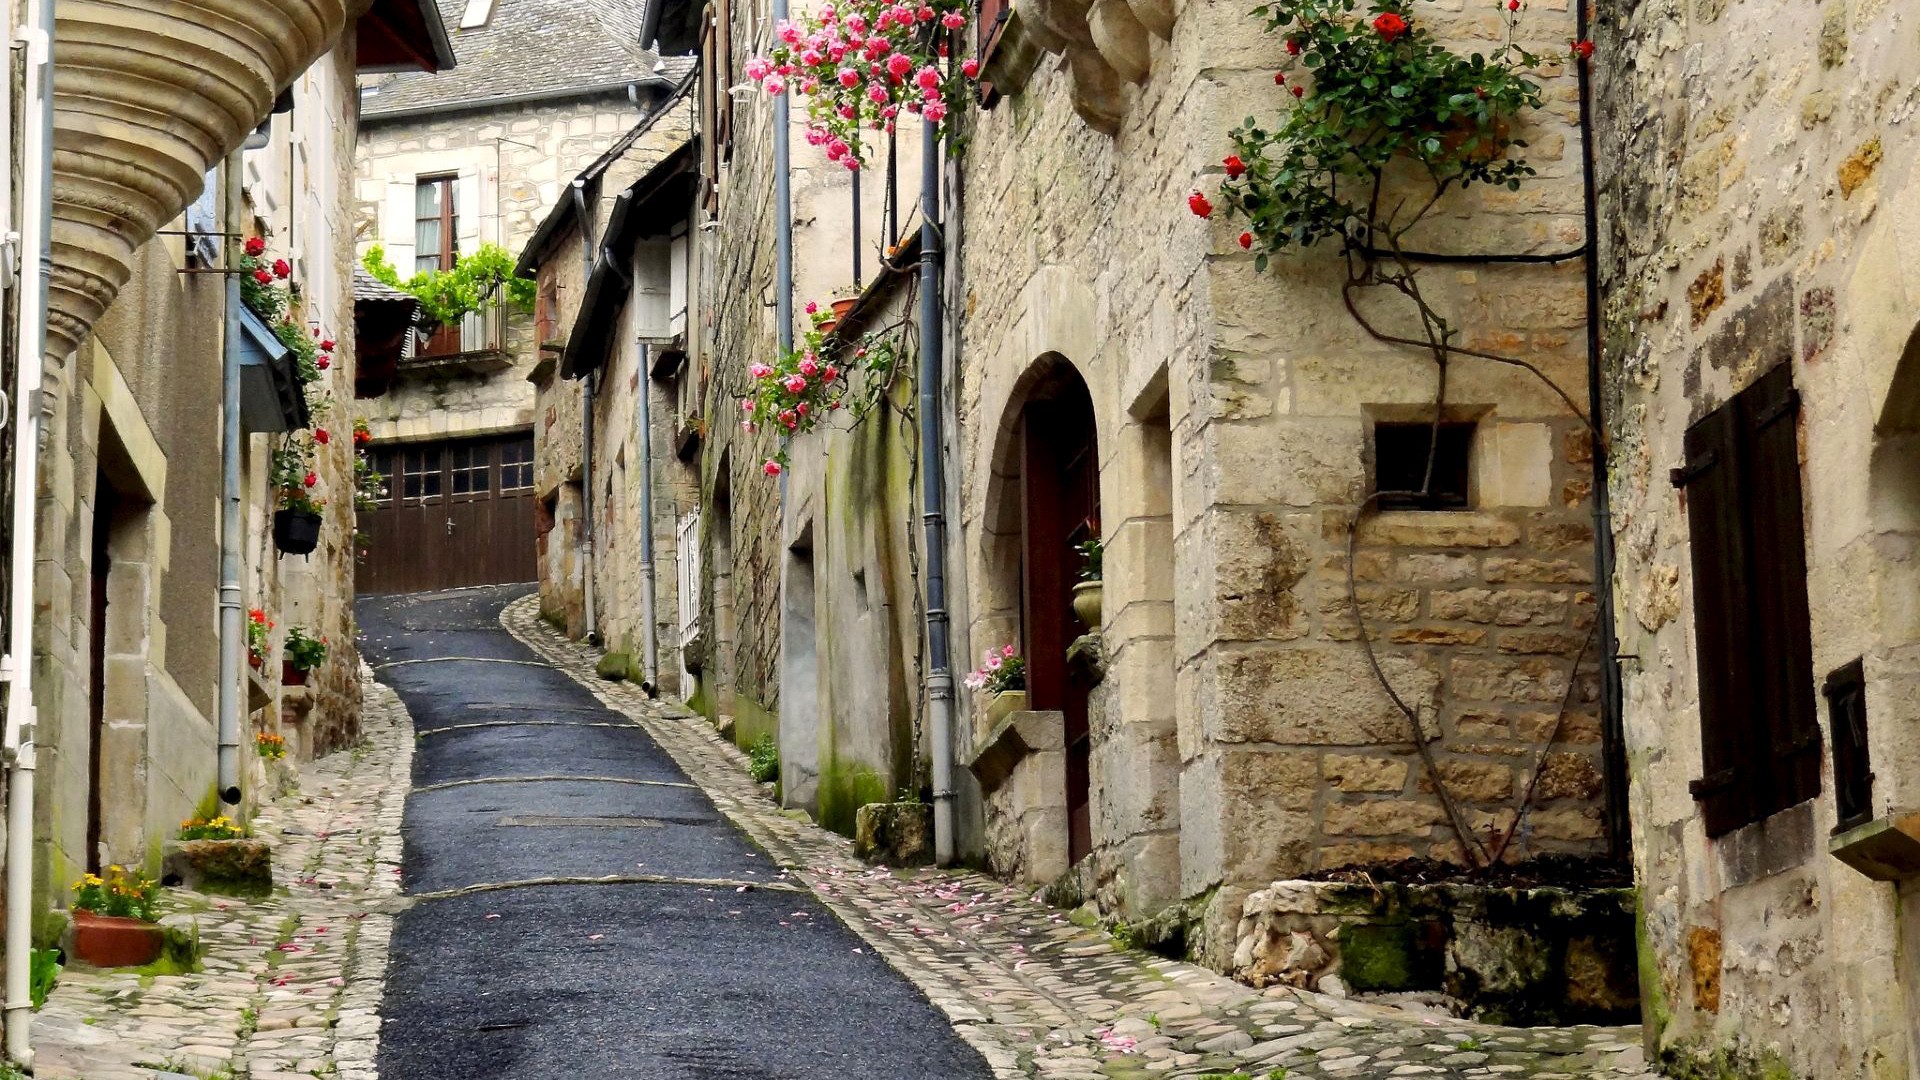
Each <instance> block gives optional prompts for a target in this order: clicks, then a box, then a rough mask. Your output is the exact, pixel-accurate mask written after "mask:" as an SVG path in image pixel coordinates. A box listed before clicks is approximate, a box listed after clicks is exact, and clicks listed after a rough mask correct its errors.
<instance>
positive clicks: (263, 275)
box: [253, 270, 273, 285]
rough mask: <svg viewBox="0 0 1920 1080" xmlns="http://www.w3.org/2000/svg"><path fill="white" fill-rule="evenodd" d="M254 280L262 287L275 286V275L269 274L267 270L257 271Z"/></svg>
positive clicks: (254, 273)
mask: <svg viewBox="0 0 1920 1080" xmlns="http://www.w3.org/2000/svg"><path fill="white" fill-rule="evenodd" d="M253 280H255V281H257V282H259V283H260V284H262V285H271V284H273V275H272V274H269V273H267V272H266V271H265V270H255V271H254V272H253Z"/></svg>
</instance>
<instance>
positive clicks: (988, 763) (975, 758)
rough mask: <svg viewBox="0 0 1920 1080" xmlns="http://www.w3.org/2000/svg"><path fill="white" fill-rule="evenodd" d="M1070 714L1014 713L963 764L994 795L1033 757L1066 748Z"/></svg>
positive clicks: (997, 725) (984, 791)
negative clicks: (1067, 715) (1020, 766)
mask: <svg viewBox="0 0 1920 1080" xmlns="http://www.w3.org/2000/svg"><path fill="white" fill-rule="evenodd" d="M1066 724H1067V717H1066V714H1065V713H1063V712H1060V711H1058V710H1056V709H1047V710H1041V711H1032V710H1028V711H1023V712H1010V713H1008V714H1007V715H1006V718H1005V719H1003V720H1001V721H1000V722H999V723H998V724H995V725H994V726H993V730H992V731H989V732H987V734H986V737H985V738H983V739H981V740H980V742H979V744H978V745H977V746H975V747H974V750H973V753H972V754H971V755H970V756H969V757H968V758H967V760H966V761H965V762H963V764H964V765H965V766H966V768H967V771H969V772H971V773H973V775H974V776H975V777H976V778H978V779H979V781H980V789H981V791H982V792H983V793H986V794H992V793H993V792H994V791H995V790H997V789H998V788H999V787H1000V785H1002V784H1004V783H1006V782H1007V778H1008V777H1010V776H1012V775H1013V771H1014V768H1015V767H1016V766H1018V765H1019V764H1020V762H1021V761H1022V760H1023V759H1025V758H1026V757H1027V756H1028V755H1029V754H1033V753H1036V752H1038V751H1042V750H1059V749H1061V748H1062V747H1064V746H1065V745H1066Z"/></svg>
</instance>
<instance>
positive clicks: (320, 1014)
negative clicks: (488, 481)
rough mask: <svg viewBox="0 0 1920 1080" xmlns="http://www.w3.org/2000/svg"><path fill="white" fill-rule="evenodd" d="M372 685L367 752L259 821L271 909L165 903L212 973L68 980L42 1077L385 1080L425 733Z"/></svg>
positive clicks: (194, 898)
mask: <svg viewBox="0 0 1920 1080" xmlns="http://www.w3.org/2000/svg"><path fill="white" fill-rule="evenodd" d="M361 685H362V686H363V687H365V691H364V693H365V698H364V701H363V705H364V710H365V714H364V719H363V721H362V731H363V733H364V735H363V742H362V743H361V744H360V745H359V746H356V747H353V748H350V749H346V750H341V751H338V752H336V753H334V754H330V755H328V756H327V757H324V758H321V759H319V760H317V761H313V762H310V763H308V764H307V765H306V766H304V767H303V768H302V770H301V784H300V790H298V791H296V792H294V793H292V794H289V795H284V796H282V797H280V798H278V799H276V800H274V801H273V802H271V803H269V804H268V805H267V806H265V807H263V808H262V810H261V812H260V814H259V815H258V816H257V817H256V819H255V821H254V831H255V833H256V835H259V836H263V837H266V838H268V839H269V840H271V841H272V842H273V859H274V885H275V889H274V893H273V895H272V896H270V897H267V898H265V899H263V900H259V901H255V902H245V901H239V900H229V899H224V898H219V897H210V896H201V895H199V894H196V893H187V892H183V891H180V890H174V889H167V890H162V910H163V917H162V921H163V922H165V923H167V924H168V925H170V926H177V927H180V928H182V929H192V928H195V927H197V928H198V931H199V934H200V940H201V943H202V945H203V947H204V948H205V955H204V957H203V958H202V962H201V970H200V971H199V972H196V973H193V974H188V975H161V976H154V977H151V978H145V979H143V978H142V977H141V976H139V975H137V974H135V973H133V972H128V971H110V972H98V971H85V972H83V971H78V970H75V969H72V968H69V969H68V970H67V971H66V972H64V973H63V974H62V975H61V978H60V982H59V984H58V985H57V986H56V987H55V988H54V992H53V994H52V996H51V997H50V998H49V999H48V1001H47V1004H46V1006H45V1007H44V1008H43V1009H42V1010H41V1011H40V1013H39V1014H38V1015H37V1016H36V1017H35V1018H34V1040H33V1041H34V1048H35V1055H36V1061H35V1070H34V1072H35V1076H36V1077H40V1078H54V1080H62V1078H78V1080H148V1078H150V1077H152V1076H153V1075H154V1073H155V1071H156V1069H167V1070H171V1071H174V1072H177V1073H185V1074H188V1075H195V1076H203V1077H218V1078H221V1080H312V1078H313V1077H315V1076H321V1077H338V1078H339V1080H376V1076H377V1074H376V1072H375V1069H374V1060H375V1056H376V1054H377V1052H378V1049H379V1042H380V1015H379V1010H380V1000H381V996H382V991H383V988H384V984H385V981H386V968H387V955H388V953H387V950H388V943H389V940H390V939H391V936H392V933H393V913H394V912H395V911H396V910H397V909H398V908H399V907H400V901H399V899H398V898H399V889H400V886H399V871H400V851H401V838H400V819H401V814H402V812H403V810H404V808H405V802H406V795H407V784H408V781H409V779H410V777H411V775H412V768H413V739H412V738H411V735H412V730H413V724H412V721H411V720H410V719H409V718H408V716H407V713H406V709H405V708H404V707H403V706H402V705H401V704H400V700H399V698H397V697H396V696H395V695H394V693H393V691H391V690H389V689H388V688H386V687H385V686H381V685H380V684H378V683H376V682H374V681H373V678H372V675H371V673H370V672H369V671H367V670H365V669H363V670H362V671H361Z"/></svg>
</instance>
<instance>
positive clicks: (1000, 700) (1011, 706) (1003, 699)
mask: <svg viewBox="0 0 1920 1080" xmlns="http://www.w3.org/2000/svg"><path fill="white" fill-rule="evenodd" d="M1026 709H1027V692H1026V691H1025V690H1002V691H1000V692H999V693H997V694H995V695H993V700H992V701H989V702H987V727H988V728H989V729H991V728H994V727H997V726H999V724H1000V721H1002V720H1005V719H1006V718H1007V714H1008V713H1017V712H1025V711H1026Z"/></svg>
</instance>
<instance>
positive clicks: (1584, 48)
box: [1573, 41, 1593, 60]
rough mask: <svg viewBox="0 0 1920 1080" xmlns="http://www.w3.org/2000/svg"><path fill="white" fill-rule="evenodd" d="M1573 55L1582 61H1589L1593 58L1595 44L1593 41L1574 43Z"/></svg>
mask: <svg viewBox="0 0 1920 1080" xmlns="http://www.w3.org/2000/svg"><path fill="white" fill-rule="evenodd" d="M1573 54H1574V55H1575V56H1578V57H1579V58H1580V59H1582V60H1589V59H1592V57H1593V42H1591V41H1576V42H1574V43H1573Z"/></svg>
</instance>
